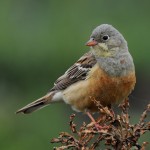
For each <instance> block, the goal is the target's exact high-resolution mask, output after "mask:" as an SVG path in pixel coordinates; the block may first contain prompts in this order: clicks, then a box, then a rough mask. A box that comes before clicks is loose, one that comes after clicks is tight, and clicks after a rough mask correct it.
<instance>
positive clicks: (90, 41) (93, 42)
mask: <svg viewBox="0 0 150 150" xmlns="http://www.w3.org/2000/svg"><path fill="white" fill-rule="evenodd" d="M97 44H98V42H97V41H95V40H93V39H92V38H91V39H90V40H89V41H88V42H87V43H86V46H95V45H97Z"/></svg>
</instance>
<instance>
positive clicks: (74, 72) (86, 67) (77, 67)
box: [51, 51, 97, 91]
mask: <svg viewBox="0 0 150 150" xmlns="http://www.w3.org/2000/svg"><path fill="white" fill-rule="evenodd" d="M96 63H97V61H96V59H95V57H94V55H93V53H92V52H91V51H89V52H87V53H85V54H84V55H83V56H82V57H81V58H80V59H79V60H78V61H77V62H76V63H74V64H73V65H72V66H71V67H70V68H69V69H68V70H67V71H66V72H65V73H64V74H63V75H62V76H60V77H59V78H58V79H57V80H56V81H55V83H54V87H53V88H52V89H51V91H55V90H64V89H66V88H67V87H68V86H70V85H72V84H73V83H75V82H77V81H80V80H85V79H86V77H87V75H88V73H89V71H90V70H91V68H93V66H94V65H95V64H96Z"/></svg>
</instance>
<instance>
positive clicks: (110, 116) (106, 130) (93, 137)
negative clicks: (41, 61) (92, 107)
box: [51, 100, 150, 150]
mask: <svg viewBox="0 0 150 150" xmlns="http://www.w3.org/2000/svg"><path fill="white" fill-rule="evenodd" d="M94 101H95V100H94ZM95 103H96V105H97V106H98V108H99V112H100V114H101V115H100V117H99V118H98V119H97V121H96V125H99V128H97V126H95V123H94V122H90V123H89V124H86V123H85V122H83V125H82V126H81V127H79V129H77V125H76V124H75V123H74V118H75V114H73V115H71V116H70V128H71V132H72V134H69V133H66V132H61V133H60V135H59V137H58V138H53V139H52V140H51V143H61V146H60V147H56V148H54V149H55V150H64V149H70V148H73V149H76V150H95V149H96V148H97V147H99V146H100V144H101V143H102V141H104V143H105V147H106V150H110V149H111V148H113V149H115V150H130V149H131V148H133V147H134V148H135V149H137V150H145V147H146V145H147V144H148V142H143V143H142V144H141V145H140V144H139V143H138V140H139V138H140V137H141V135H143V134H144V133H146V132H147V131H149V130H150V122H146V121H145V119H146V117H147V113H148V112H149V111H150V104H148V105H147V108H146V109H145V111H144V112H143V113H142V115H141V117H140V119H139V122H138V123H137V124H134V125H133V124H131V123H130V116H129V113H128V110H129V102H128V100H125V101H124V102H123V103H122V104H120V105H119V108H120V109H121V113H120V114H115V113H114V112H113V110H112V109H109V108H108V107H103V106H102V105H101V104H100V103H99V102H97V101H95Z"/></svg>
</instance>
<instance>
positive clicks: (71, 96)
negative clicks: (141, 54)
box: [17, 24, 136, 114]
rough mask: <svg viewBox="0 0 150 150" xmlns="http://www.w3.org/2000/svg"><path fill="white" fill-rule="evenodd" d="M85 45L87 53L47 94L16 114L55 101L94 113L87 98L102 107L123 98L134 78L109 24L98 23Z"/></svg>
mask: <svg viewBox="0 0 150 150" xmlns="http://www.w3.org/2000/svg"><path fill="white" fill-rule="evenodd" d="M87 46H90V47H91V50H90V51H89V52H88V53H86V54H85V55H83V56H82V57H81V58H80V59H79V60H78V61H77V62H76V63H75V64H74V65H73V66H72V67H70V68H69V69H68V70H67V71H66V72H65V73H64V75H62V76H61V77H59V78H58V79H57V80H56V82H55V83H54V87H53V88H52V89H51V90H50V91H49V93H48V94H46V95H45V96H43V97H42V98H40V99H38V100H36V101H34V102H32V103H30V104H28V105H26V106H25V107H23V108H21V109H19V110H18V111H17V113H21V112H22V113H25V114H28V113H31V112H33V111H35V110H38V109H40V108H42V107H44V106H47V105H48V104H51V103H54V102H59V101H64V102H66V103H67V104H70V105H71V106H72V108H73V109H74V110H76V111H82V112H85V111H91V112H96V111H97V107H96V106H95V104H94V103H93V101H92V100H91V98H94V99H95V100H97V101H100V103H101V104H102V105H104V106H109V105H111V104H115V103H119V102H121V101H122V100H124V99H125V98H127V97H128V95H129V94H130V93H131V92H132V90H133V89H134V86H135V83H136V77H135V68H134V63H133V59H132V56H131V55H130V53H129V51H128V46H127V42H126V40H125V39H124V37H123V36H122V34H121V33H120V32H119V31H117V30H116V29H115V28H114V27H112V26H111V25H108V24H102V25H100V26H98V27H96V28H95V29H94V30H93V32H92V35H91V37H90V40H89V41H88V43H87Z"/></svg>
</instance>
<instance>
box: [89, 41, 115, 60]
mask: <svg viewBox="0 0 150 150" xmlns="http://www.w3.org/2000/svg"><path fill="white" fill-rule="evenodd" d="M92 51H93V53H94V55H95V56H97V57H111V56H112V55H113V54H114V52H113V51H110V50H108V47H107V45H106V44H105V43H99V44H98V45H95V46H93V47H92Z"/></svg>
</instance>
